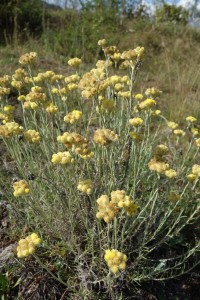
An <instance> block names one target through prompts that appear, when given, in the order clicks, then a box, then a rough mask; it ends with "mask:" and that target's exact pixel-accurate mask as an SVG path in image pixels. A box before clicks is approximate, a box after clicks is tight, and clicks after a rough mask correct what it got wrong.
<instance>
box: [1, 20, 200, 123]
mask: <svg viewBox="0 0 200 300" xmlns="http://www.w3.org/2000/svg"><path fill="white" fill-rule="evenodd" d="M104 32H105V37H106V38H107V39H108V41H110V40H112V41H114V42H115V43H116V44H117V46H118V47H119V49H120V50H123V49H127V48H133V47H136V46H138V45H140V46H144V47H145V49H146V60H145V63H144V65H143V67H142V72H140V75H139V77H140V78H138V80H137V84H136V89H137V91H139V90H141V91H143V90H145V89H146V88H147V87H151V86H155V87H158V88H159V89H160V90H162V91H163V97H162V101H163V103H162V109H164V110H165V112H166V113H167V114H168V118H170V119H173V120H176V121H181V119H182V118H184V117H186V116H187V115H188V114H189V115H190V114H191V115H194V116H196V117H200V110H199V102H198V94H199V90H200V86H199V84H198V83H199V81H200V68H199V65H200V51H199V45H200V29H192V28H189V27H181V26H180V27H179V26H176V27H174V26H170V25H163V24H162V25H155V24H151V23H148V22H144V21H130V20H129V21H124V23H123V25H119V30H116V33H114V35H113V34H110V33H109V32H110V31H109V30H105V31H104ZM55 35H56V33H55ZM102 38H103V36H102ZM74 39H75V40H76V39H77V36H76V32H74ZM44 41H45V43H44ZM97 41H98V37H97V38H95V37H92V40H91V39H90V46H88V47H89V49H88V47H87V45H86V46H85V49H83V51H84V52H85V51H87V56H86V59H87V60H88V59H89V60H90V62H91V63H92V57H94V56H96V57H97V56H98V49H97V47H96V46H95V43H97ZM86 42H87V40H86ZM44 44H45V45H44ZM95 47H96V49H97V50H95ZM63 50H64V49H63V46H61V43H60V44H59V45H58V41H57V42H55V41H54V42H52V43H51V44H50V43H49V42H46V39H45V38H43V39H40V40H37V41H36V40H32V39H29V41H28V42H26V43H25V44H23V45H22V44H19V45H15V46H7V47H2V48H0V74H2V73H10V72H12V71H13V69H15V68H16V67H17V60H18V57H19V56H20V55H21V54H22V53H24V52H27V51H37V52H38V54H39V56H40V57H41V64H40V65H41V69H53V70H54V71H56V72H58V73H61V72H62V73H64V72H66V67H67V59H66V56H63V55H62V53H63ZM67 50H68V49H67V48H66V52H67ZM72 50H73V49H71V50H70V51H72ZM79 50H80V53H81V49H79ZM75 52H77V50H75ZM69 53H71V52H69ZM95 53H96V55H95ZM71 56H73V55H72V54H71ZM163 104H164V105H163Z"/></svg>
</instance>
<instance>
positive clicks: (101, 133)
mask: <svg viewBox="0 0 200 300" xmlns="http://www.w3.org/2000/svg"><path fill="white" fill-rule="evenodd" d="M116 141H118V135H117V134H116V133H115V132H114V131H111V130H110V129H97V130H96V131H95V133H94V142H95V143H97V144H101V145H102V146H107V145H109V144H111V143H112V142H116Z"/></svg>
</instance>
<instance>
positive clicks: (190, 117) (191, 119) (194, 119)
mask: <svg viewBox="0 0 200 300" xmlns="http://www.w3.org/2000/svg"><path fill="white" fill-rule="evenodd" d="M186 121H188V122H189V123H195V122H196V121H197V119H196V118H194V117H192V116H188V117H187V118H186Z"/></svg>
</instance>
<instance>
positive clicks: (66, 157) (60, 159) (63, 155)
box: [51, 151, 74, 165]
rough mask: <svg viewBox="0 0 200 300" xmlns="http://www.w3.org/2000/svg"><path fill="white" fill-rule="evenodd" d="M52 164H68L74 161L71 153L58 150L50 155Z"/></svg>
mask: <svg viewBox="0 0 200 300" xmlns="http://www.w3.org/2000/svg"><path fill="white" fill-rule="evenodd" d="M51 161H52V163H53V164H61V165H65V164H70V163H73V162H74V159H73V158H72V156H71V154H70V153H69V152H68V151H65V152H58V153H55V154H53V155H52V159H51Z"/></svg>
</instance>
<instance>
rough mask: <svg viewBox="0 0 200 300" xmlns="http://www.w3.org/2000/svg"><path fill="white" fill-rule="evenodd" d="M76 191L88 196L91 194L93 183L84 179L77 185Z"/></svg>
mask: <svg viewBox="0 0 200 300" xmlns="http://www.w3.org/2000/svg"><path fill="white" fill-rule="evenodd" d="M77 188H78V190H79V191H81V192H83V193H85V194H87V195H90V194H91V193H92V189H93V183H92V180H91V179H86V180H82V181H80V182H79V183H78V187H77Z"/></svg>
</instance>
